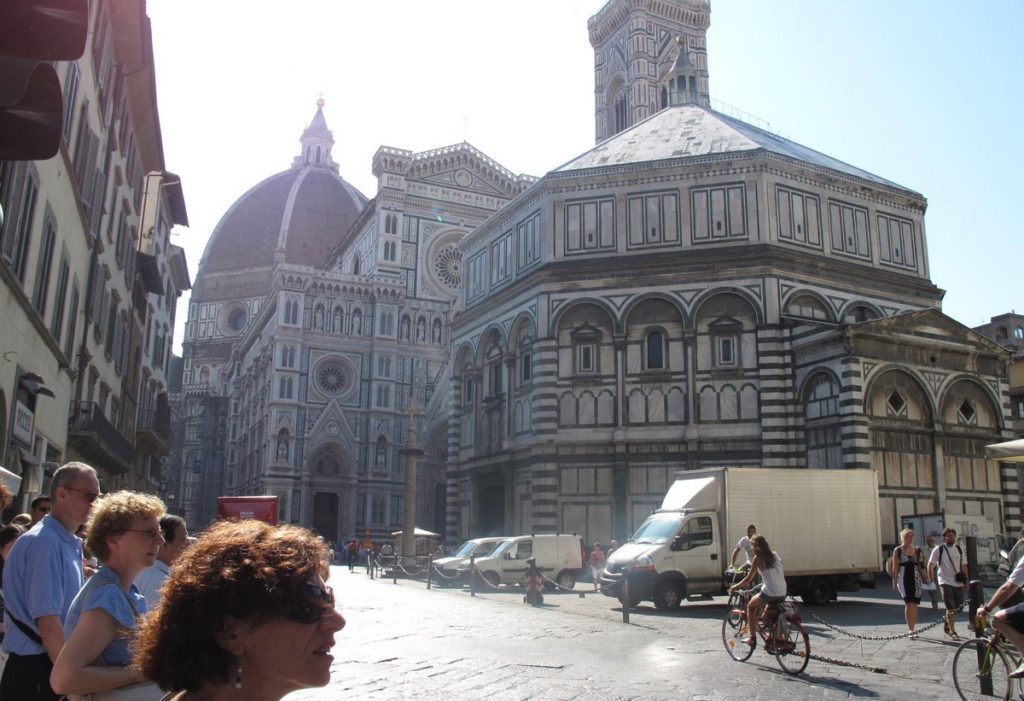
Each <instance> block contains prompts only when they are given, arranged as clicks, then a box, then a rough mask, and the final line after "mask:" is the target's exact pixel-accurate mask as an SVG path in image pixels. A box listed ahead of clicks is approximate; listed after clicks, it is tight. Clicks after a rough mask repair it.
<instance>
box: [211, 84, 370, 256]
mask: <svg viewBox="0 0 1024 701" xmlns="http://www.w3.org/2000/svg"><path fill="white" fill-rule="evenodd" d="M322 106H323V104H322V101H320V102H318V106H317V112H316V115H315V116H314V118H313V120H312V122H310V125H309V127H307V128H306V130H305V132H304V133H303V135H302V139H301V143H302V146H303V148H302V153H301V154H300V155H299V156H298V157H297V158H296V159H295V161H294V162H293V163H292V167H291V168H289V169H288V170H286V171H283V172H281V173H278V174H276V175H272V176H270V177H269V178H267V179H265V180H263V181H262V182H260V183H259V184H257V185H256V186H255V187H253V188H251V189H250V190H249V191H248V192H246V193H245V194H244V195H242V196H241V197H240V198H238V200H237V201H236V202H235V203H234V204H233V205H232V206H231V207H230V208H229V209H228V211H227V212H226V213H225V214H224V216H223V217H222V218H221V220H220V222H219V223H218V224H217V226H216V228H215V229H214V230H213V233H212V234H211V235H210V239H209V241H208V242H207V244H206V251H205V252H204V253H203V259H202V261H201V262H200V264H199V266H200V270H199V274H200V275H203V274H210V273H217V272H235V271H240V270H245V269H251V268H264V267H271V266H273V265H274V264H275V263H279V262H286V263H293V264H296V265H309V266H315V267H322V266H324V265H325V264H326V262H327V258H328V256H329V255H330V252H331V250H332V249H333V248H334V247H335V246H336V245H337V244H338V241H340V240H341V237H342V236H343V235H344V234H345V233H346V232H347V231H348V230H349V228H350V227H351V226H352V224H353V223H354V222H355V221H356V219H357V218H358V217H359V213H360V212H361V211H362V209H363V207H364V206H365V205H366V203H367V198H366V197H365V196H364V195H363V194H362V193H361V192H359V191H358V190H357V189H356V188H355V187H353V186H352V185H351V184H349V183H348V182H346V181H345V179H344V178H342V177H341V176H340V175H338V172H337V171H338V166H337V164H336V163H334V161H333V160H332V159H331V146H333V144H334V140H333V138H331V132H330V130H328V129H327V125H326V122H325V121H324V117H323V110H322Z"/></svg>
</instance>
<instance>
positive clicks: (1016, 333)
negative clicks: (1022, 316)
mask: <svg viewBox="0 0 1024 701" xmlns="http://www.w3.org/2000/svg"><path fill="white" fill-rule="evenodd" d="M1013 337H1014V338H1016V339H1017V340H1018V341H1021V340H1024V327H1022V326H1014V327H1013Z"/></svg>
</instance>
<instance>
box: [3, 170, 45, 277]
mask: <svg viewBox="0 0 1024 701" xmlns="http://www.w3.org/2000/svg"><path fill="white" fill-rule="evenodd" d="M13 176H14V166H13V164H11V163H6V164H5V168H4V170H3V171H2V172H0V177H6V178H11V177H13ZM0 185H3V186H6V185H7V183H0ZM12 185H13V183H12ZM37 194H38V190H37V189H36V183H35V180H34V179H33V178H32V176H30V175H28V174H26V175H25V178H24V190H23V192H22V193H21V197H20V198H19V199H18V200H17V201H18V206H17V207H16V208H15V209H14V210H11V209H8V210H7V212H6V213H7V218H8V219H9V220H10V221H8V222H5V226H4V241H3V255H4V258H5V259H7V261H8V262H9V263H10V264H11V269H12V271H13V272H14V274H15V276H17V278H18V280H19V281H20V282H21V283H22V284H25V270H26V267H27V264H28V244H29V237H30V236H31V234H32V218H33V216H34V215H35V208H36V196H37ZM12 199H13V198H12Z"/></svg>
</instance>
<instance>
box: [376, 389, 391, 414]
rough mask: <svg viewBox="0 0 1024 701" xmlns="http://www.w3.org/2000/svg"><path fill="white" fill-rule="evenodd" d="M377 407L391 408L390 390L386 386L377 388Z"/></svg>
mask: <svg viewBox="0 0 1024 701" xmlns="http://www.w3.org/2000/svg"><path fill="white" fill-rule="evenodd" d="M377 406H378V407H380V408H383V409H387V408H388V407H389V406H391V388H390V387H388V386H379V387H377Z"/></svg>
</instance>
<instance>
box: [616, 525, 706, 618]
mask: <svg viewBox="0 0 1024 701" xmlns="http://www.w3.org/2000/svg"><path fill="white" fill-rule="evenodd" d="M722 552H723V547H722V543H721V536H720V531H719V527H718V519H717V516H716V514H715V513H714V512H693V513H690V512H686V511H658V512H656V513H654V514H651V515H650V516H649V517H648V518H647V520H646V521H644V522H643V523H642V524H640V527H639V528H638V529H637V530H636V533H634V534H633V536H632V537H631V538H630V539H629V541H628V542H627V543H626V544H624V545H623V546H622V547H620V548H619V549H618V550H616V551H615V552H613V553H612V554H611V555H610V556H609V557H608V561H607V563H606V565H605V569H604V572H602V574H601V589H602V591H603V592H604V593H605V594H606V595H608V596H614V597H616V598H619V599H620V600H621V599H622V598H623V596H624V594H623V592H622V581H623V578H624V577H625V576H626V575H627V574H628V576H629V601H628V602H624V603H627V604H628V605H629V606H635V605H636V604H637V603H639V602H640V601H648V600H649V601H653V602H654V605H655V606H656V607H657V608H658V609H660V610H662V611H668V610H674V609H678V608H679V606H680V605H681V604H682V602H683V601H685V600H686V598H687V597H689V596H693V595H698V594H714V593H718V592H720V591H721V588H722V569H723V566H722V560H721V553H722Z"/></svg>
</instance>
